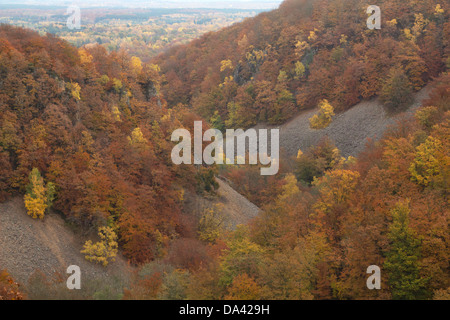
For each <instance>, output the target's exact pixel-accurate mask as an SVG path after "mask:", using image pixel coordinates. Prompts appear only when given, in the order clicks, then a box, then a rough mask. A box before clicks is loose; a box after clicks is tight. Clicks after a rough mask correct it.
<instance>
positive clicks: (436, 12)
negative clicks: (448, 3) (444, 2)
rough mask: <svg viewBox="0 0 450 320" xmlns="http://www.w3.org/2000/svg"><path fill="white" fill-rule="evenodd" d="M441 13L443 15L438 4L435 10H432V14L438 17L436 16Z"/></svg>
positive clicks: (442, 10)
mask: <svg viewBox="0 0 450 320" xmlns="http://www.w3.org/2000/svg"><path fill="white" fill-rule="evenodd" d="M443 13H444V9H442V8H441V5H440V4H437V5H436V8H435V9H434V14H435V15H437V16H438V15H441V14H443Z"/></svg>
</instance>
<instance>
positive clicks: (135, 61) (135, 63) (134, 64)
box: [131, 57, 142, 74]
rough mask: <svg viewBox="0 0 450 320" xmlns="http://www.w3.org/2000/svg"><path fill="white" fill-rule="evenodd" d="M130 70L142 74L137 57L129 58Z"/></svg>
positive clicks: (140, 62)
mask: <svg viewBox="0 0 450 320" xmlns="http://www.w3.org/2000/svg"><path fill="white" fill-rule="evenodd" d="M131 69H132V70H133V71H134V73H136V74H139V73H141V72H142V61H141V59H139V58H138V57H131Z"/></svg>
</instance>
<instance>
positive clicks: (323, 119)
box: [309, 100, 334, 129]
mask: <svg viewBox="0 0 450 320" xmlns="http://www.w3.org/2000/svg"><path fill="white" fill-rule="evenodd" d="M319 109H320V110H319V113H318V114H315V115H314V116H313V117H312V118H311V119H309V123H310V126H311V128H312V129H324V128H326V127H328V126H329V125H330V123H331V121H333V116H334V108H333V106H332V105H331V104H330V103H329V102H328V100H322V101H321V102H320V103H319Z"/></svg>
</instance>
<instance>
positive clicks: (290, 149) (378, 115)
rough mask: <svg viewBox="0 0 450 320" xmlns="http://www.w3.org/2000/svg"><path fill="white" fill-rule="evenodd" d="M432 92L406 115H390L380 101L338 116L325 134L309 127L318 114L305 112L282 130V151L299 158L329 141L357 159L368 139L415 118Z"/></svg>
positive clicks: (421, 96)
mask: <svg viewBox="0 0 450 320" xmlns="http://www.w3.org/2000/svg"><path fill="white" fill-rule="evenodd" d="M430 90H431V88H430V87H425V88H423V89H422V90H420V91H419V92H417V93H416V94H415V95H414V102H413V103H412V105H411V106H410V107H409V108H408V109H407V110H406V113H402V114H397V115H389V114H388V112H387V111H386V108H385V107H383V104H382V103H381V102H380V101H379V99H372V100H370V101H363V102H360V103H358V104H357V105H355V106H353V107H352V108H351V109H349V110H347V111H345V112H342V113H340V114H338V115H337V116H336V117H335V118H334V119H333V122H332V123H331V124H330V126H328V127H327V128H325V129H321V130H315V129H311V128H310V124H309V119H310V118H311V117H312V116H313V115H314V114H315V113H317V110H311V111H304V112H302V113H301V114H300V115H298V116H296V117H295V118H294V119H292V120H291V121H289V122H287V123H286V124H284V125H282V126H280V127H279V128H280V148H284V150H285V151H286V153H287V155H289V156H297V153H298V150H299V149H300V150H302V151H305V150H308V149H309V148H310V147H313V146H315V145H317V144H318V143H319V142H320V141H321V140H322V139H323V138H325V137H328V138H329V139H330V140H331V141H332V142H334V144H335V145H336V147H337V148H338V149H339V150H340V151H341V154H342V155H343V156H345V157H348V156H354V157H356V156H357V155H358V154H359V153H360V152H361V151H363V150H364V148H365V146H366V143H367V139H373V140H375V141H376V140H379V139H381V138H382V137H383V135H384V133H385V131H386V129H387V128H388V127H389V126H390V125H393V124H395V122H396V121H398V120H402V119H403V117H405V116H406V117H412V115H413V114H414V113H415V111H416V110H417V108H419V107H420V106H421V105H422V103H423V101H424V100H426V99H428V97H429V92H430Z"/></svg>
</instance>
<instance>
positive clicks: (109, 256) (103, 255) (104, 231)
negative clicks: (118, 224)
mask: <svg viewBox="0 0 450 320" xmlns="http://www.w3.org/2000/svg"><path fill="white" fill-rule="evenodd" d="M98 236H99V237H100V241H98V242H96V243H92V241H91V240H88V241H86V243H85V244H84V250H82V251H81V253H83V254H85V255H86V256H85V258H86V260H88V261H91V262H92V261H93V262H96V263H100V264H102V265H103V266H105V267H106V266H107V265H108V263H109V262H111V261H115V257H116V256H117V252H118V246H119V245H118V243H117V234H116V233H115V232H114V230H113V229H112V228H111V227H101V228H99V229H98Z"/></svg>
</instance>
